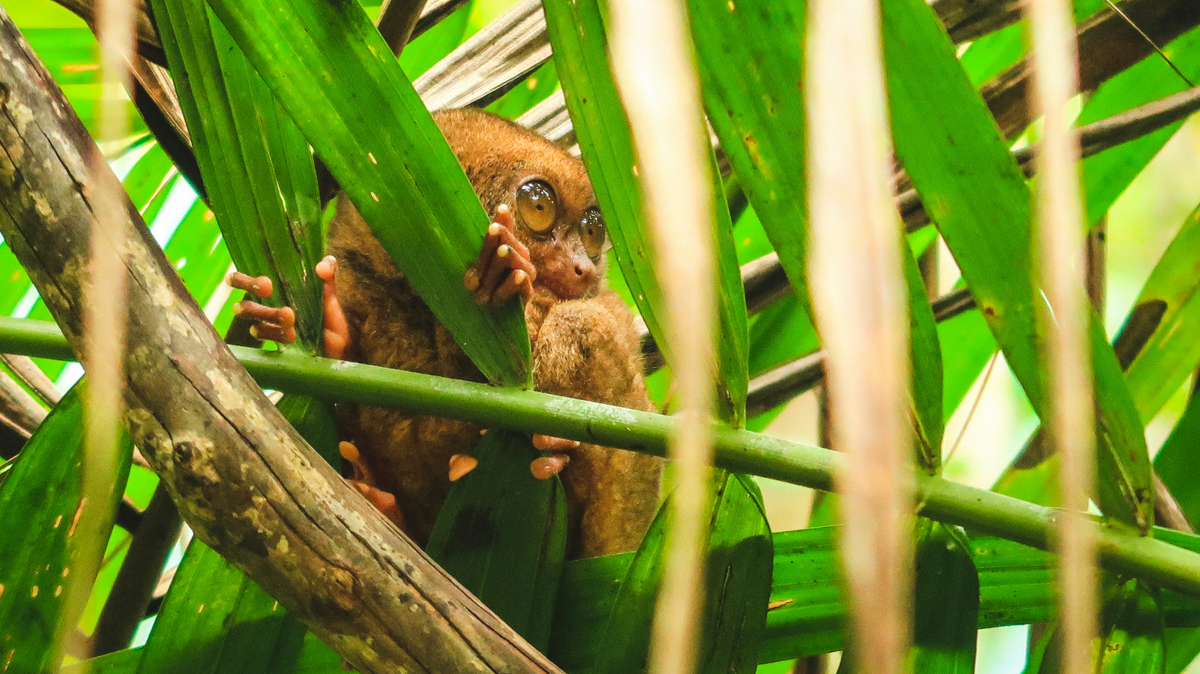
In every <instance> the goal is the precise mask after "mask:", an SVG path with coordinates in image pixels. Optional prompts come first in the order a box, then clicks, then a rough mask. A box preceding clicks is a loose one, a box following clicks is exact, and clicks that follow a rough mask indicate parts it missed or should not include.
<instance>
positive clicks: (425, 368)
mask: <svg viewBox="0 0 1200 674" xmlns="http://www.w3.org/2000/svg"><path fill="white" fill-rule="evenodd" d="M435 119H436V120H437V122H438V125H439V126H440V127H441V129H442V132H443V133H444V134H445V135H446V137H447V140H448V141H449V142H450V147H451V148H452V149H453V150H454V152H455V155H456V156H457V157H458V160H459V163H460V164H462V166H463V168H464V170H465V171H466V173H467V177H468V178H470V180H471V184H472V185H473V186H474V187H475V190H476V192H477V193H478V195H479V198H480V201H481V203H482V204H483V206H484V208H485V210H486V211H487V212H488V213H489V214H494V213H495V211H496V207H497V206H499V205H500V204H508V205H509V207H510V208H512V207H513V206H514V202H515V190H516V188H517V187H518V186H519V185H520V184H521V183H522V182H523V181H524V180H525V179H526V178H528V177H530V176H537V177H539V178H540V179H542V180H545V181H546V182H548V183H549V184H550V185H551V186H552V187H553V188H554V190H555V191H556V192H557V194H558V203H559V207H558V220H557V221H556V224H555V231H554V235H553V236H551V237H535V236H533V235H532V234H531V233H530V232H528V231H527V230H525V229H524V228H523V227H521V226H520V224H519V223H518V224H517V225H516V227H515V228H514V231H515V232H516V234H517V237H518V238H519V239H520V240H521V241H522V243H524V244H525V245H526V246H528V247H529V250H530V260H531V261H532V263H533V264H534V266H535V268H536V269H537V272H538V273H537V278H536V279H535V287H534V291H535V297H534V298H533V300H532V301H530V302H529V303H528V304H527V306H526V312H525V313H526V319H527V322H528V323H529V327H530V337H531V340H532V342H533V368H534V382H535V385H536V387H537V389H538V390H539V391H544V392H547V393H554V394H557V395H564V396H570V397H574V398H581V399H585V400H592V401H595V402H602V403H607V404H612V405H620V406H623V407H630V408H635V409H640V410H652V405H651V404H650V401H649V399H648V397H647V395H646V387H645V383H644V381H643V376H642V363H641V351H640V348H639V342H638V337H637V333H636V331H635V330H634V328H633V320H632V316H631V315H630V313H629V310H628V308H626V307H625V305H624V303H623V302H622V301H621V300H620V298H618V297H617V296H616V295H615V294H614V293H612V292H606V291H603V290H602V287H603V285H602V284H603V258H602V257H601V258H600V260H599V261H598V262H597V261H594V260H590V259H588V258H587V256H586V253H585V252H584V251H583V249H582V244H581V242H580V240H579V236H578V233H577V232H574V230H573V229H572V227H571V226H570V225H571V224H572V223H576V222H578V220H579V218H580V217H581V216H582V214H583V212H584V210H585V209H587V208H588V207H590V206H594V205H595V196H594V195H593V193H592V187H591V183H590V182H589V181H588V178H587V174H586V172H585V171H584V168H583V163H582V162H580V161H579V160H578V159H576V158H574V157H572V156H570V155H569V154H567V153H566V152H564V151H563V150H561V149H560V148H558V147H557V146H555V145H553V144H552V143H550V142H549V141H547V140H546V139H544V138H542V137H540V136H538V135H536V134H534V133H532V132H530V131H527V130H525V129H523V128H521V127H518V126H516V125H515V124H512V123H511V122H508V121H506V120H503V119H500V118H498V117H494V116H492V115H489V114H486V113H482V112H478V111H471V110H455V111H449V112H443V113H439V114H437V115H435ZM559 223H561V226H560V224H559ZM329 253H330V254H332V255H334V256H335V257H337V259H338V262H339V264H338V268H337V276H336V286H337V292H338V297H339V300H340V301H341V304H342V308H343V310H344V311H345V314H346V319H347V321H348V322H349V324H350V337H351V344H352V345H353V348H354V352H355V357H356V358H357V359H358V360H361V361H363V362H366V363H370V364H372V365H381V366H384V367H392V368H398V369H403V370H410V371H414V372H422V373H425V374H433V375H438V376H443V377H453V378H456V379H465V380H469V381H483V377H482V375H481V374H480V373H479V371H478V370H477V369H476V368H475V366H474V365H473V364H472V363H471V362H470V360H469V359H468V358H467V357H466V355H465V354H464V353H463V352H462V350H461V349H460V348H459V347H458V345H457V344H455V343H454V340H453V339H452V338H451V337H450V335H449V333H448V332H447V331H446V330H445V328H443V327H442V326H441V324H439V323H438V322H437V320H436V319H435V318H434V317H433V314H432V312H430V311H429V309H428V307H426V306H425V304H424V303H423V302H422V301H421V299H420V298H419V297H417V295H416V293H414V292H413V290H412V288H411V287H410V286H409V285H408V282H407V281H405V279H404V277H403V276H402V275H401V274H400V272H399V271H397V270H396V268H395V265H394V264H393V263H392V261H391V259H390V258H389V257H388V255H387V253H386V252H385V251H384V250H383V246H382V245H380V243H379V241H378V240H377V239H375V237H374V236H372V235H371V232H370V229H369V228H368V227H367V224H366V223H365V222H364V221H363V220H362V217H361V216H360V215H359V214H358V211H357V210H355V209H354V207H353V206H352V205H351V204H350V203H349V200H348V199H344V198H343V199H339V203H338V211H337V216H336V217H335V218H334V220H333V221H332V222H331V224H330V230H329ZM581 254H582V256H583V259H582V260H581V259H580V255H581ZM581 264H582V265H592V264H595V269H594V271H595V273H594V274H590V275H589V276H588V277H586V278H588V279H589V280H590V283H589V284H588V285H586V286H581V285H580V283H581V281H580V280H579V279H580V278H581V277H580V276H579V275H578V273H577V271H576V269H577V268H578V265H581ZM589 269H592V267H590V266H589ZM464 292H465V290H464ZM565 298H569V299H565ZM345 416H346V422H347V425H348V433H349V435H350V436H351V437H352V438H353V439H354V440H355V442H356V444H357V445H358V447H359V450H360V451H361V453H362V456H363V457H364V458H365V459H366V461H367V462H368V464H369V465H370V466H371V468H372V470H373V471H374V472H375V477H376V480H377V481H378V487H379V488H380V489H383V490H384V491H388V492H391V493H393V494H394V495H395V496H396V500H397V504H398V505H399V507H400V509H401V511H402V512H403V513H404V515H405V518H406V523H407V525H408V528H409V530H410V532H411V533H412V534H413V536H414V538H415V539H416V540H417V542H419V543H421V544H422V545H423V544H424V543H425V541H426V540H428V537H429V534H430V532H431V531H432V528H433V523H434V520H435V519H436V518H437V513H438V510H439V509H440V508H441V505H442V502H443V501H444V500H445V498H446V493H447V491H448V490H449V487H450V483H449V478H448V476H447V466H448V463H449V460H450V457H451V455H453V454H459V453H464V452H466V451H467V450H468V449H469V448H470V447H472V446H473V445H474V444H475V442H476V441H477V440H478V438H479V428H478V427H476V426H474V425H472V424H467V423H463V422H459V421H452V420H448V419H440V418H434V417H423V416H413V415H409V414H406V413H404V412H400V411H397V410H389V409H383V408H371V407H362V408H357V409H355V408H351V409H349V410H348V413H347V414H346V415H345ZM662 465H663V464H662V460H661V459H658V458H656V457H650V456H646V455H641V454H637V453H634V452H627V451H624V450H615V449H609V448H604V447H596V446H593V445H584V446H582V447H580V448H579V449H578V450H575V451H574V452H572V460H571V463H570V464H569V465H568V466H567V468H566V469H565V470H564V471H563V472H562V474H561V477H562V480H563V485H564V487H565V489H566V492H567V502H568V516H569V523H570V524H569V532H568V536H569V548H568V554H570V555H571V556H572V557H591V556H597V555H605V554H613V553H617V552H624V551H628V550H633V549H636V548H637V546H638V544H639V543H640V541H641V538H642V535H643V534H644V533H645V531H646V529H647V528H648V527H649V525H650V521H651V520H652V519H653V517H654V512H655V509H656V508H657V504H658V497H659V483H660V479H661V475H662Z"/></svg>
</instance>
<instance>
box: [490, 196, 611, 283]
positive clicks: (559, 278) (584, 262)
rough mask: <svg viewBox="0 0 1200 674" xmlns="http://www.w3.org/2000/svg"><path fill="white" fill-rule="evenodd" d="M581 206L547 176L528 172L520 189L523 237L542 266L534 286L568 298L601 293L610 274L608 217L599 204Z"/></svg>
mask: <svg viewBox="0 0 1200 674" xmlns="http://www.w3.org/2000/svg"><path fill="white" fill-rule="evenodd" d="M590 191H591V190H590V189H589V190H588V192H590ZM589 201H591V202H594V197H592V198H591V199H590V200H589ZM580 206H581V205H580V204H572V203H570V201H569V199H568V198H563V197H560V196H559V191H558V190H556V189H555V188H554V184H553V183H552V181H551V180H550V179H548V178H546V177H545V176H541V175H532V176H528V177H526V178H525V179H524V180H522V181H521V182H520V183H519V184H518V185H517V186H516V188H515V189H514V194H513V206H512V208H513V215H514V216H515V219H516V227H517V238H519V239H521V241H522V242H523V243H524V244H525V245H526V246H527V247H528V248H529V257H530V261H531V262H533V266H534V267H536V268H537V270H538V275H537V278H536V279H534V286H535V287H541V288H545V289H546V290H549V291H550V292H553V293H554V294H555V295H558V296H559V297H561V298H563V299H578V298H581V297H588V296H591V295H593V294H595V292H596V290H597V289H598V288H599V285H600V282H601V280H602V277H603V275H604V251H605V250H606V249H607V244H608V230H607V229H606V228H605V227H604V217H603V216H602V215H600V208H599V207H598V206H596V205H595V203H586V202H585V205H583V206H582V208H581V207H580Z"/></svg>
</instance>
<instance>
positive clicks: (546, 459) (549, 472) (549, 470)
mask: <svg viewBox="0 0 1200 674" xmlns="http://www.w3.org/2000/svg"><path fill="white" fill-rule="evenodd" d="M570 462H571V457H569V456H567V455H566V454H551V455H550V456H543V457H540V458H537V459H534V460H533V463H531V464H529V471H530V472H531V473H533V476H534V477H536V478H537V479H539V480H546V479H549V478H551V477H553V476H555V475H558V474H559V473H560V472H562V469H563V468H566V467H567V464H568V463H570Z"/></svg>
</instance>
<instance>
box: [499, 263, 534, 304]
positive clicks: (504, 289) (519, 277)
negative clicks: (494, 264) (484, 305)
mask: <svg viewBox="0 0 1200 674" xmlns="http://www.w3.org/2000/svg"><path fill="white" fill-rule="evenodd" d="M513 295H520V296H521V299H523V300H525V301H526V302H528V301H529V299H530V298H531V297H533V280H532V279H530V278H529V274H526V273H525V270H523V269H518V270H516V271H514V272H513V273H511V274H509V275H508V277H507V278H505V279H504V282H503V283H501V284H500V287H499V288H496V292H494V293H492V301H493V302H496V303H500V302H503V301H505V300H507V299H508V298H510V297H512V296H513Z"/></svg>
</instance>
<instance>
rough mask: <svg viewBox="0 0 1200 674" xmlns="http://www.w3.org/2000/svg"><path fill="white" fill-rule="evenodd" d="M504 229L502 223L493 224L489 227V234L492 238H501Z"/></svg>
mask: <svg viewBox="0 0 1200 674" xmlns="http://www.w3.org/2000/svg"><path fill="white" fill-rule="evenodd" d="M502 229H504V227H502V226H501V225H500V223H498V222H493V223H492V224H490V225H488V231H487V233H488V234H489V235H491V236H500V230H502Z"/></svg>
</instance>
